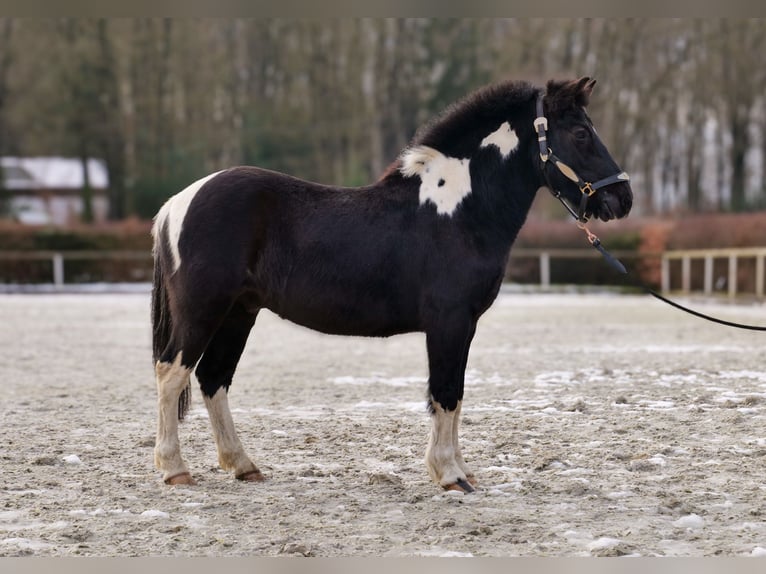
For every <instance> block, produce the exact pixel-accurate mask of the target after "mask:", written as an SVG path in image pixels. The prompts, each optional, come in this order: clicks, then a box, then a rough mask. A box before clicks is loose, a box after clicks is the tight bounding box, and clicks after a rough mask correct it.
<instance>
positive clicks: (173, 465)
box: [154, 353, 191, 480]
mask: <svg viewBox="0 0 766 574" xmlns="http://www.w3.org/2000/svg"><path fill="white" fill-rule="evenodd" d="M182 355H183V353H178V355H177V356H176V358H175V360H174V361H173V362H172V363H161V362H160V361H157V364H156V365H155V369H154V371H155V374H156V377H157V406H158V417H157V440H156V442H155V445H154V463H155V464H156V465H157V468H159V469H160V470H162V473H163V476H162V478H163V480H166V479H168V478H170V477H172V476H176V475H179V474H183V473H188V472H189V469H188V468H187V467H186V464H185V463H184V461H183V459H182V458H181V445H180V443H179V441H178V397H180V396H181V391H183V389H184V388H185V387H186V385H187V384H189V375H190V374H191V369H187V368H186V367H184V366H183V365H182V364H181V357H182Z"/></svg>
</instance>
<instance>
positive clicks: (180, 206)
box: [152, 171, 221, 272]
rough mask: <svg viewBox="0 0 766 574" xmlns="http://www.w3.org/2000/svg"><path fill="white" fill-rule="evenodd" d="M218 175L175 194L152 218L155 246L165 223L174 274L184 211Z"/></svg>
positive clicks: (211, 175)
mask: <svg viewBox="0 0 766 574" xmlns="http://www.w3.org/2000/svg"><path fill="white" fill-rule="evenodd" d="M219 173H221V172H220V171H217V172H215V173H211V174H210V175H208V176H206V177H203V178H202V179H198V180H197V181H195V182H194V183H192V184H191V185H190V186H188V187H187V188H186V189H184V190H183V191H181V192H179V193H177V194H175V195H174V196H173V197H171V198H170V199H168V200H167V201H166V202H165V204H164V205H163V206H162V207H161V208H160V211H159V212H158V213H157V216H156V217H155V218H154V226H153V227H152V235H153V236H154V241H155V245H156V243H157V238H158V236H159V231H160V229H162V226H163V225H164V224H165V222H166V221H167V225H168V228H167V230H168V244H169V245H170V252H171V253H172V254H173V271H174V272H175V271H177V270H178V268H179V267H180V266H181V254H180V253H179V251H178V240H179V238H180V237H181V229H182V228H183V223H184V218H185V217H186V211H187V210H188V209H189V205H190V204H191V202H192V199H194V196H195V195H197V192H198V191H199V190H200V188H201V187H202V186H203V185H205V183H207V182H208V181H209V180H211V179H212V178H214V177H215V176H216V175H218V174H219Z"/></svg>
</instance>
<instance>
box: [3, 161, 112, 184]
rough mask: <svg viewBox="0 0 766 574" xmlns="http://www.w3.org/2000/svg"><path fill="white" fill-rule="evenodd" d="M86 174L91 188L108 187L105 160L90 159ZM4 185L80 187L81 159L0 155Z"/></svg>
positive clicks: (81, 177)
mask: <svg viewBox="0 0 766 574" xmlns="http://www.w3.org/2000/svg"><path fill="white" fill-rule="evenodd" d="M87 165H88V175H89V176H90V186H91V188H93V189H106V188H107V187H109V175H108V173H107V170H106V164H105V163H104V161H103V160H100V159H89V160H88V162H87ZM0 166H1V167H2V168H3V175H4V179H5V188H6V189H81V188H82V186H83V181H84V178H83V169H82V161H81V160H79V159H77V158H68V157H0Z"/></svg>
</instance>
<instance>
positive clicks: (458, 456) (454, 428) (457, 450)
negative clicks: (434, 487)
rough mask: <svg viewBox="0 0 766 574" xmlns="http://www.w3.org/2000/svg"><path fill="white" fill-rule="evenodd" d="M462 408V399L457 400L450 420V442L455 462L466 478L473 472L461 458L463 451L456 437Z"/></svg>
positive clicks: (470, 476)
mask: <svg viewBox="0 0 766 574" xmlns="http://www.w3.org/2000/svg"><path fill="white" fill-rule="evenodd" d="M462 410H463V401H458V403H457V408H456V409H455V418H454V419H453V421H452V444H453V445H454V447H455V462H457V465H458V466H459V467H460V470H462V471H463V472H464V473H465V476H466V478H470V479H472V478H473V472H471V470H470V469H469V468H468V465H467V464H466V463H465V460H463V453H462V452H461V451H460V441H459V439H458V429H459V427H460V412H461V411H462Z"/></svg>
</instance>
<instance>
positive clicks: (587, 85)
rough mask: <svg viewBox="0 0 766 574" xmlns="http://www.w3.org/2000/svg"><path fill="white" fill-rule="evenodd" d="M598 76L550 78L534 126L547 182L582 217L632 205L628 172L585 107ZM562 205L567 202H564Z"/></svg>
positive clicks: (621, 213)
mask: <svg viewBox="0 0 766 574" xmlns="http://www.w3.org/2000/svg"><path fill="white" fill-rule="evenodd" d="M595 83H596V81H595V80H592V79H590V78H587V77H585V78H581V79H579V80H573V81H564V82H562V81H556V80H551V81H549V82H548V85H547V89H546V93H545V95H544V96H543V97H542V98H540V99H539V100H538V106H537V115H538V118H537V119H536V120H535V127H536V129H537V131H538V140H539V141H540V156H541V159H542V169H543V174H544V179H545V180H546V184H547V185H548V187H549V188H551V191H552V192H553V193H554V195H556V196H557V197H560V198H562V199H564V200H566V202H567V203H568V204H570V205H574V206H575V208H574V209H573V208H570V211H571V212H572V214H573V215H575V216H576V217H578V219H580V220H585V219H587V218H588V217H590V216H595V217H598V218H599V219H601V220H603V221H609V220H610V219H615V218H620V217H625V216H626V215H628V213H629V212H630V208H631V206H632V205H633V192H632V190H631V188H630V183H629V177H628V175H627V174H626V173H625V172H623V171H622V170H621V169H620V168H619V167H618V165H617V163H616V162H615V161H614V159H612V156H611V155H610V154H609V151H608V150H607V149H606V146H605V145H604V144H603V142H602V141H601V139H600V138H599V137H598V134H597V133H596V130H595V129H594V128H593V123H592V122H591V120H590V118H589V117H588V114H587V113H586V112H585V108H586V107H587V105H588V102H589V100H590V95H591V92H592V91H593V86H594V85H595ZM565 205H566V203H565Z"/></svg>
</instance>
